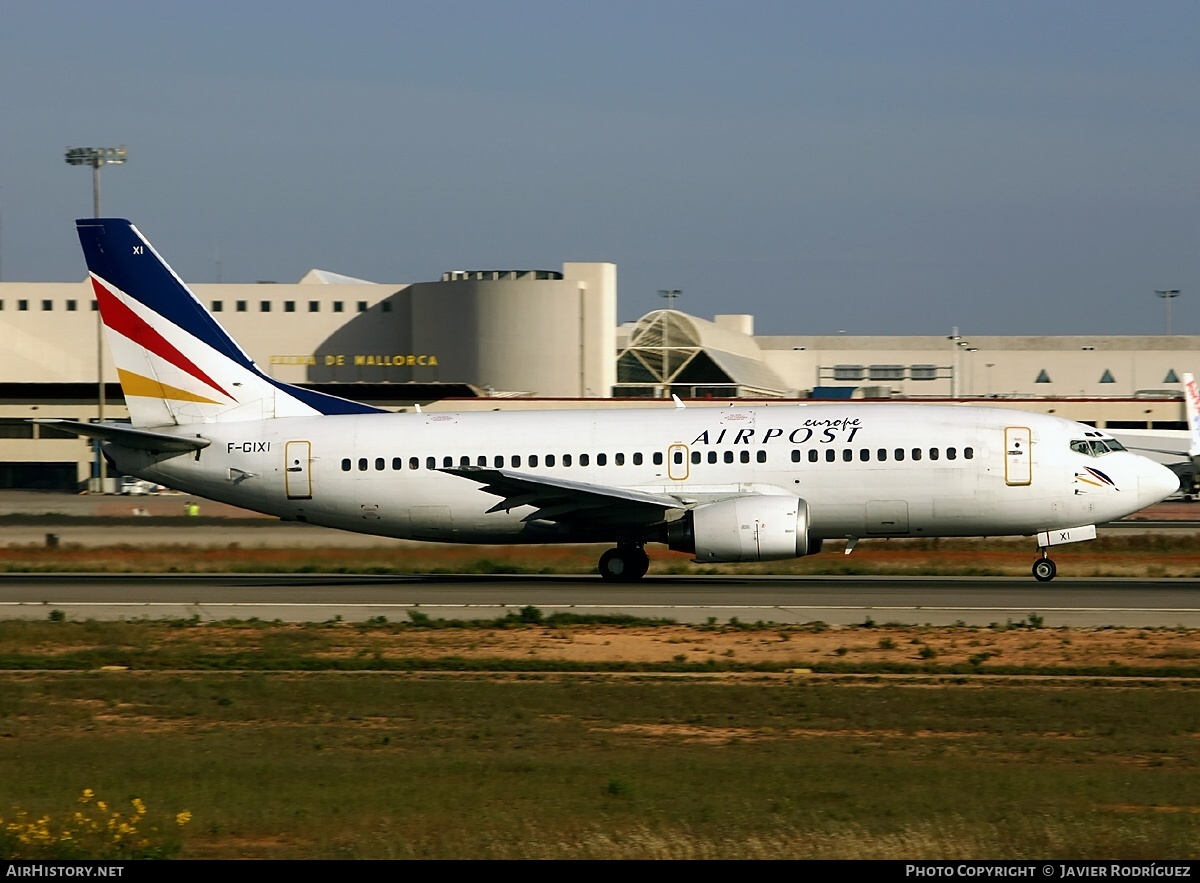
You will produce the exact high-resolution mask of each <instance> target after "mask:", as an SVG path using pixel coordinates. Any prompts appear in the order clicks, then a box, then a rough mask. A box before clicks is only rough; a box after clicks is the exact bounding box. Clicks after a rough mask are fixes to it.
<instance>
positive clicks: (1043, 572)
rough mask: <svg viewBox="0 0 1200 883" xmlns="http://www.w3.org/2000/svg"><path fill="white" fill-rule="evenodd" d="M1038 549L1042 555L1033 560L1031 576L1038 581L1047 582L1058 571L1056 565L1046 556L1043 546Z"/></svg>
mask: <svg viewBox="0 0 1200 883" xmlns="http://www.w3.org/2000/svg"><path fill="white" fill-rule="evenodd" d="M1038 551H1040V552H1041V553H1042V557H1041V558H1039V559H1038V560H1037V561H1034V562H1033V578H1034V579H1036V580H1037V581H1038V582H1040V583H1048V582H1050V580H1052V579H1054V575H1055V574H1056V573H1058V567H1057V566H1056V565H1055V563H1054V562H1053V561H1051V560H1050V559H1049V558H1048V557H1047V555H1046V550H1045V548H1042V549H1039V550H1038Z"/></svg>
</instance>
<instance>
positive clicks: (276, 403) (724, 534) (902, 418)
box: [56, 219, 1178, 581]
mask: <svg viewBox="0 0 1200 883" xmlns="http://www.w3.org/2000/svg"><path fill="white" fill-rule="evenodd" d="M77 228H78V232H79V237H80V242H81V243H82V246H83V251H84V255H85V257H86V259H87V264H88V270H89V275H90V279H91V283H92V287H93V289H94V291H95V294H96V299H97V301H98V304H99V309H100V315H101V318H102V320H103V322H104V325H105V326H106V328H107V330H108V335H109V340H110V341H111V347H112V353H113V358H114V360H115V362H116V365H117V371H118V374H119V377H120V381H121V386H122V389H123V391H124V393H125V398H126V401H127V403H128V405H129V412H130V415H131V421H132V422H131V424H129V425H123V424H113V423H105V424H87V423H76V422H71V421H56V423H57V425H58V426H59V427H60V428H63V429H68V430H70V431H73V432H76V433H77V434H80V435H85V436H91V437H94V438H98V439H100V440H101V442H102V449H103V453H104V456H105V457H106V458H107V459H108V460H109V462H110V463H111V464H112V465H113V467H114V468H115V469H117V470H119V471H121V472H123V473H128V474H131V475H136V476H139V477H142V478H144V479H146V480H148V481H153V482H160V483H162V484H165V485H167V486H169V487H172V488H176V489H178V490H182V491H184V492H186V493H188V494H195V495H198V496H203V497H208V498H210V499H214V500H220V501H224V502H228V503H232V504H234V505H237V506H242V507H245V508H248V509H253V510H257V511H260V512H265V513H270V514H272V515H277V516H279V517H280V518H284V519H292V520H297V521H304V522H309V523H312V524H320V525H326V526H330V527H336V528H343V529H346V530H352V531H359V532H362V533H370V534H378V535H381V536H389V537H400V538H408V539H417V540H440V541H448V542H465V543H566V542H608V543H613V544H614V548H612V549H609V550H608V551H606V552H605V553H604V555H603V556H602V557H601V558H600V561H599V571H600V574H601V575H602V576H603V577H604V578H606V579H610V580H618V581H633V580H637V579H639V578H641V577H642V576H643V575H644V574H645V572H646V569H647V566H648V564H649V558H648V557H647V555H646V552H645V549H644V547H645V545H646V544H647V543H655V542H657V543H665V544H666V545H667V546H669V547H670V548H671V549H676V550H683V551H686V552H690V553H692V554H693V555H694V560H695V561H697V562H706V563H707V562H737V561H765V560H774V559H786V558H795V557H799V556H803V555H808V554H813V553H815V552H818V551H820V549H821V546H822V543H823V542H824V541H825V540H828V539H835V538H839V539H846V540H848V543H847V546H846V551H847V553H849V551H851V550H852V549H853V548H854V545H855V543H857V542H858V541H859V540H860V539H862V538H871V537H950V536H954V537H959V536H1004V535H1029V536H1034V535H1036V537H1037V547H1038V557H1037V559H1036V560H1035V562H1034V565H1033V573H1034V576H1035V577H1036V578H1037V579H1039V580H1043V581H1045V580H1049V579H1052V578H1053V577H1054V575H1055V571H1056V567H1055V565H1054V562H1053V561H1052V560H1051V559H1050V557H1049V554H1048V550H1049V548H1050V547H1052V546H1055V545H1059V544H1062V543H1068V542H1077V541H1080V540H1086V539H1092V538H1094V537H1095V535H1096V527H1095V526H1096V525H1097V524H1099V523H1103V522H1106V521H1109V520H1112V519H1115V518H1120V517H1122V516H1124V515H1128V514H1130V513H1132V512H1135V511H1137V510H1139V509H1141V508H1143V507H1145V506H1148V505H1150V504H1151V503H1155V502H1157V501H1158V500H1161V499H1162V498H1164V497H1165V496H1167V495H1168V494H1170V493H1172V492H1173V491H1174V490H1175V488H1176V487H1177V486H1178V480H1177V479H1176V477H1175V475H1174V474H1173V473H1172V472H1171V471H1170V470H1168V469H1166V468H1165V467H1163V466H1161V465H1159V464H1156V463H1153V462H1152V461H1150V460H1148V459H1146V458H1144V457H1140V456H1137V455H1135V454H1132V453H1130V452H1128V451H1126V450H1125V449H1124V448H1123V447H1122V446H1121V445H1120V443H1118V442H1117V441H1116V440H1114V439H1113V438H1112V437H1111V436H1110V435H1108V434H1106V433H1104V432H1101V431H1099V430H1096V429H1093V428H1092V427H1090V426H1084V425H1081V424H1078V423H1072V422H1069V421H1067V420H1063V419H1060V418H1057V417H1054V416H1050V415H1040V414H1031V413H1021V412H1015V411H1011V410H1006V409H984V408H973V407H964V406H961V405H929V404H903V403H880V404H849V403H837V404H800V405H796V404H791V405H782V406H752V407H748V406H742V405H739V404H738V403H737V402H731V403H730V404H729V405H728V407H721V408H702V407H692V408H688V407H684V406H683V403H682V402H680V401H678V400H677V399H676V400H675V401H674V402H667V403H664V407H662V408H656V409H644V408H643V409H625V410H615V409H595V410H588V411H534V412H531V411H523V412H484V413H443V412H438V413H430V412H422V411H420V409H417V411H416V412H415V413H390V412H384V411H380V410H379V409H377V408H374V407H370V406H368V405H364V404H361V403H358V402H353V401H349V400H346V399H342V398H337V397H334V396H329V395H324V394H321V393H319V392H316V391H313V390H307V389H303V388H300V387H296V386H292V385H288V384H286V383H283V382H280V381H278V380H275V379H273V378H271V377H268V376H267V375H266V374H265V373H264V372H263V371H261V370H260V369H259V368H258V366H257V365H255V364H254V362H253V361H252V360H251V359H250V357H249V356H248V355H246V353H245V352H244V351H243V350H242V349H241V348H240V347H239V346H238V345H237V344H236V343H235V342H234V341H233V339H232V338H230V336H229V335H228V334H227V333H226V332H225V331H224V329H222V328H221V327H220V325H218V324H217V322H216V320H215V319H214V318H213V316H212V315H211V314H210V313H208V311H207V310H205V309H204V307H203V306H202V305H201V303H200V302H199V301H198V300H197V299H196V297H195V296H194V295H193V294H192V292H191V291H190V290H189V289H188V288H187V286H186V285H185V284H184V283H183V281H182V280H180V279H179V277H178V276H176V275H175V273H174V272H173V271H172V270H171V268H170V267H169V266H168V265H167V264H166V263H165V262H164V261H163V260H162V259H161V258H160V257H159V255H158V254H157V252H155V250H154V248H153V247H152V246H151V245H150V243H149V242H148V241H147V240H146V239H145V238H144V237H143V236H142V234H141V233H140V232H139V231H138V230H137V228H136V227H134V226H133V225H132V224H130V223H129V222H128V221H125V220H120V219H87V220H81V221H78V222H77Z"/></svg>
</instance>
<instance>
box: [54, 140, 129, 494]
mask: <svg viewBox="0 0 1200 883" xmlns="http://www.w3.org/2000/svg"><path fill="white" fill-rule="evenodd" d="M127 157H128V151H127V150H126V149H125V145H121V146H120V147H68V148H67V154H66V160H67V165H69V166H91V167H92V212H93V214H92V217H95V218H98V217H100V167H101V166H119V165H124V163H125V160H126V158H127ZM96 306H97V309H96V419H97V421H98V422H100V423H103V422H104V322H103V321H102V320H101V318H100V309H99V303H97V305H96ZM94 444H95V446H96V477H97V478H98V479H99V480H100V486H99V487H98V488H97V489H96V490H97V492H98V493H101V494H102V493H104V482H105V480H106V479H107V477H108V476H107V475H106V473H107V471H108V470H107V469H105V466H104V458H103V457H101V456H100V442H99V441H96V442H94Z"/></svg>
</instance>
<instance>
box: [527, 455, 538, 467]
mask: <svg viewBox="0 0 1200 883" xmlns="http://www.w3.org/2000/svg"><path fill="white" fill-rule="evenodd" d="M537 464H538V455H537V454H530V455H529V468H530V469H537Z"/></svg>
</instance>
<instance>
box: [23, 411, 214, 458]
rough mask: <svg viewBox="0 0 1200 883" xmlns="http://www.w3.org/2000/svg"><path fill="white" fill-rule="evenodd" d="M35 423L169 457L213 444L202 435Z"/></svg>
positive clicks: (72, 423)
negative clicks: (171, 452) (167, 454)
mask: <svg viewBox="0 0 1200 883" xmlns="http://www.w3.org/2000/svg"><path fill="white" fill-rule="evenodd" d="M30 422H31V423H42V424H47V425H50V426H53V427H54V428H55V429H61V430H63V431H64V432H73V433H75V434H76V435H82V436H85V437H86V438H98V439H100V440H101V441H107V442H112V443H113V444H117V445H121V447H124V448H133V449H135V450H138V451H151V452H153V453H165V452H168V451H180V452H182V451H198V450H200V449H201V448H207V447H208V446H209V445H210V444H212V442H211V441H209V440H208V439H206V438H201V437H200V436H198V435H171V434H170V433H166V432H152V431H150V430H148V429H134V428H133V427H132V426H130V425H128V424H126V423H79V422H77V421H75V420H55V419H53V418H39V419H34V420H31V421H30Z"/></svg>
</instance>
